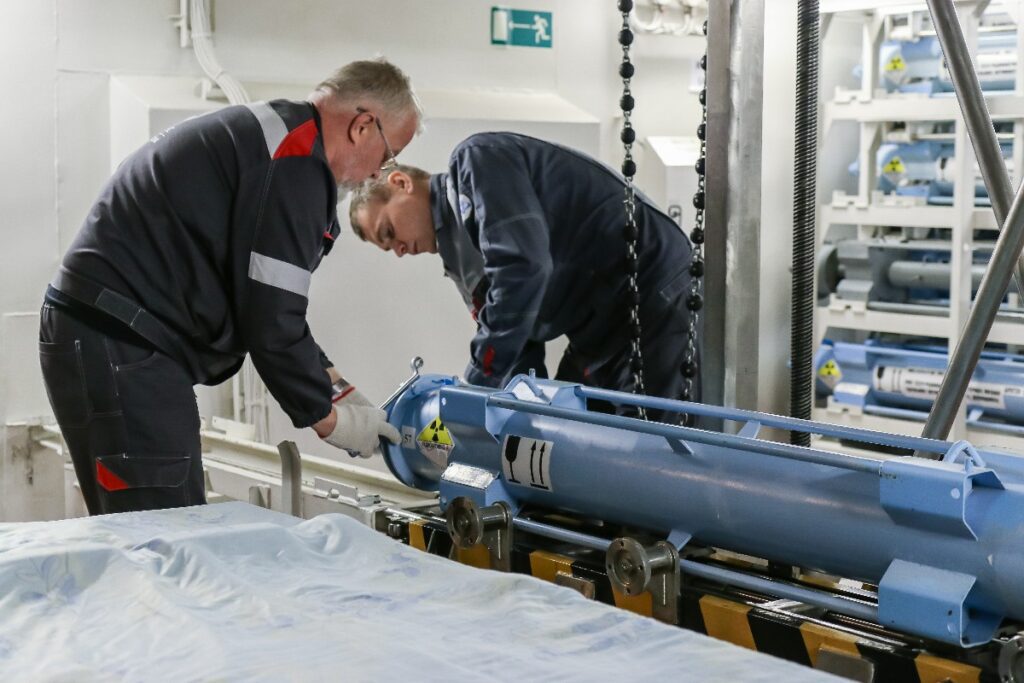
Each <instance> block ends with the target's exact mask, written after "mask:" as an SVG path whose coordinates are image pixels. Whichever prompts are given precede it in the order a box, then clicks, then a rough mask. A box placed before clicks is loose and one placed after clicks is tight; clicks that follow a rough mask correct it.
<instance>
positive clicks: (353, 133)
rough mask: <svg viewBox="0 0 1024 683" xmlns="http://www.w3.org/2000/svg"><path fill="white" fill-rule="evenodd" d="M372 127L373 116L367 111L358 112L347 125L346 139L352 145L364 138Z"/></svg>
mask: <svg viewBox="0 0 1024 683" xmlns="http://www.w3.org/2000/svg"><path fill="white" fill-rule="evenodd" d="M372 126H373V114H371V113H370V112H368V111H361V112H358V113H357V114H356V115H355V116H353V117H352V120H351V121H349V124H348V139H349V142H351V143H352V144H356V142H357V141H358V140H359V139H360V138H363V137H366V135H367V133H369V131H370V128H371V127H372Z"/></svg>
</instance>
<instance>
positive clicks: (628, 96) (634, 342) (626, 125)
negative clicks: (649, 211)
mask: <svg viewBox="0 0 1024 683" xmlns="http://www.w3.org/2000/svg"><path fill="white" fill-rule="evenodd" d="M618 8H619V12H621V13H622V28H621V29H620V30H619V45H621V46H622V64H620V65H619V76H620V77H621V78H622V97H621V98H620V99H619V106H620V108H621V109H622V132H621V134H620V136H619V137H620V139H621V140H622V146H623V152H624V156H623V160H622V175H623V177H624V178H625V180H626V187H625V196H624V198H623V202H622V203H623V206H624V207H625V210H626V226H625V228H624V229H623V236H624V237H625V239H626V277H627V285H628V290H629V291H628V296H629V328H630V332H631V333H632V334H631V336H630V342H629V371H630V373H631V374H632V376H633V393H634V394H644V393H645V391H644V356H643V351H642V349H641V347H640V340H641V338H642V336H643V334H642V333H643V328H642V326H641V324H640V277H639V275H640V254H639V246H638V245H639V241H640V226H639V225H637V222H636V191H635V189H634V187H633V176H634V175H635V174H636V162H635V161H633V143H634V142H635V141H636V131H635V130H634V129H633V122H632V113H633V105H634V104H635V102H634V100H633V94H632V92H631V91H630V89H629V84H630V80H631V79H632V78H633V73H634V67H633V63H632V62H631V61H630V59H629V48H630V46H631V45H632V44H633V31H632V30H631V29H630V28H629V13H630V12H631V11H632V10H633V0H618ZM638 411H639V414H640V419H642V420H646V419H647V410H646V409H645V408H643V407H642V406H640V407H638Z"/></svg>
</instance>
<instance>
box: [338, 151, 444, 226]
mask: <svg viewBox="0 0 1024 683" xmlns="http://www.w3.org/2000/svg"><path fill="white" fill-rule="evenodd" d="M395 171H401V172H402V173H404V174H406V175H407V176H409V177H410V178H412V179H413V182H426V181H428V180H430V174H429V173H427V172H426V171H424V170H423V169H422V168H416V167H415V166H406V165H405V164H397V165H396V166H395V167H394V168H393V169H391V170H390V171H388V173H387V176H386V177H385V176H381V177H380V178H377V179H376V180H375V179H373V178H370V179H369V180H367V181H366V182H364V183H362V184H361V185H359V186H358V187H357V188H356V189H355V190H353V191H352V196H351V198H350V202H349V205H348V220H349V223H351V224H352V232H354V233H355V234H356V237H358V238H359V239H361V240H363V241H364V242H365V241H366V233H364V232H363V226H361V225H359V220H358V219H357V218H356V214H357V213H359V210H360V209H362V208H363V207H364V206H367V205H368V204H370V203H372V202H378V203H381V204H383V203H385V202H387V201H388V200H389V199H391V186H390V185H388V178H390V177H391V174H392V173H394V172H395Z"/></svg>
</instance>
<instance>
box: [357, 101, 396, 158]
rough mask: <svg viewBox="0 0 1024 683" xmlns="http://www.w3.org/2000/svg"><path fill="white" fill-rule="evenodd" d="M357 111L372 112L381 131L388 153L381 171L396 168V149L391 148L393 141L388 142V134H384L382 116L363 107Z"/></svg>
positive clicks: (361, 112) (374, 120)
mask: <svg viewBox="0 0 1024 683" xmlns="http://www.w3.org/2000/svg"><path fill="white" fill-rule="evenodd" d="M356 111H357V112H359V113H360V114H370V115H371V116H373V122H374V123H376V124H377V131H378V132H379V133H380V139H381V140H383V141H384V151H385V152H387V153H388V156H387V158H386V159H384V163H382V164H381V165H380V170H381V172H382V173H383V172H387V171H390V170H392V169H394V168H395V166H397V165H398V159H396V158H395V151H394V150H393V149H391V143H390V142H388V136H387V135H384V128H383V127H382V126H381V125H380V117H379V116H377V115H376V114H373V113H372V112H368V111H367V110H365V109H363V108H362V107H359V108H357V109H356Z"/></svg>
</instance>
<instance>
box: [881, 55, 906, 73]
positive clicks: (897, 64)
mask: <svg viewBox="0 0 1024 683" xmlns="http://www.w3.org/2000/svg"><path fill="white" fill-rule="evenodd" d="M885 70H886V72H889V73H892V72H894V71H895V72H899V71H906V70H907V63H906V62H905V61H904V60H903V55H893V56H892V57H891V58H890V59H889V61H888V62H886V63H885Z"/></svg>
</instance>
